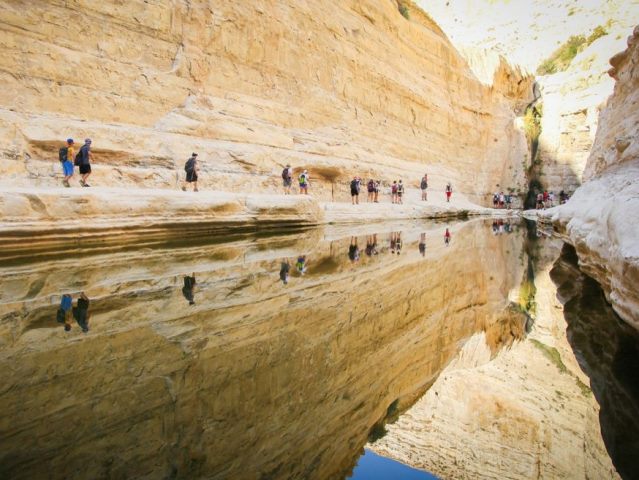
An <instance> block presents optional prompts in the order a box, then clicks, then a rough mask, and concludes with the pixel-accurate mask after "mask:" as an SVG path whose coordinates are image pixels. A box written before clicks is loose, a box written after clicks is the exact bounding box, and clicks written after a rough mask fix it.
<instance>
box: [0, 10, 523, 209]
mask: <svg viewBox="0 0 639 480" xmlns="http://www.w3.org/2000/svg"><path fill="white" fill-rule="evenodd" d="M0 47H1V49H2V52H3V54H2V57H1V58H0V67H1V70H2V73H1V74H0V80H1V81H2V83H3V88H2V91H1V92H0V118H1V121H0V165H1V166H2V169H3V172H5V173H4V174H3V178H2V180H1V182H2V183H3V184H5V185H27V186H33V185H40V186H44V185H49V186H50V185H55V184H57V183H58V180H59V177H55V176H54V175H55V174H54V171H55V169H56V168H57V166H58V165H57V163H56V162H57V160H56V158H57V149H58V148H59V147H60V146H61V142H62V141H63V140H64V139H66V138H67V137H70V136H71V137H74V138H75V139H76V142H77V141H79V142H80V143H82V140H83V139H84V138H85V137H91V138H92V139H93V151H94V153H95V162H94V168H93V171H94V173H93V175H92V177H91V178H92V180H93V181H94V182H95V184H96V185H110V186H113V185H119V186H136V187H137V186H139V187H145V188H149V187H158V188H175V187H176V185H177V184H178V180H179V179H180V178H181V177H182V176H183V175H184V172H183V165H184V162H185V160H186V159H187V157H188V156H189V155H190V153H191V152H192V151H195V152H198V153H199V154H200V157H199V158H200V164H201V165H200V166H201V170H202V171H201V176H200V177H201V184H202V186H203V188H207V189H216V190H238V189H241V190H244V191H247V190H250V191H264V192H268V191H274V190H275V189H276V188H278V187H279V183H280V181H281V179H280V178H279V175H280V172H281V170H282V167H283V165H284V164H286V163H287V162H290V163H291V164H292V165H293V167H295V168H296V169H297V170H296V173H299V172H300V171H301V169H302V168H308V169H309V170H310V175H311V182H313V183H312V185H313V193H314V195H317V196H320V197H321V198H330V197H331V195H333V196H334V195H344V196H345V197H346V195H347V188H348V187H347V180H348V179H350V178H352V175H354V174H359V175H361V176H363V177H368V176H374V177H376V178H380V179H383V180H384V181H389V180H390V181H392V179H394V178H400V177H403V178H404V180H405V182H409V183H410V185H414V186H416V185H417V184H418V182H419V178H421V176H422V175H423V174H424V172H425V171H426V172H428V173H429V176H430V179H431V186H432V188H439V189H442V188H443V186H444V185H445V184H446V182H447V181H451V182H453V184H454V186H455V187H456V189H457V190H458V191H459V192H465V193H467V194H468V195H469V196H470V197H471V199H474V200H482V201H485V200H486V197H485V194H486V193H488V192H490V191H492V189H493V188H494V185H495V184H501V185H509V186H513V188H516V187H518V186H522V185H523V181H524V179H523V174H522V167H521V165H520V162H519V161H512V159H513V158H514V159H519V158H521V156H522V155H523V154H524V152H525V150H526V145H525V140H524V137H523V134H522V133H521V132H520V131H519V130H518V129H517V128H516V127H515V122H514V119H515V111H519V110H521V108H523V105H525V104H526V103H528V102H529V101H530V98H531V95H532V89H531V84H532V80H531V78H530V77H527V76H525V75H523V74H521V73H520V72H519V71H518V70H517V69H512V68H510V67H509V66H508V65H507V64H506V63H505V62H503V63H502V64H501V66H500V68H499V71H498V73H497V74H496V79H497V81H496V82H495V83H494V84H493V83H492V82H490V83H489V84H485V83H482V82H480V81H479V80H478V79H477V78H476V77H475V75H474V74H473V72H472V71H471V69H470V68H469V67H468V65H467V63H466V61H465V60H464V58H462V56H461V55H460V54H459V53H458V52H457V51H456V50H455V48H454V47H453V45H451V43H450V42H449V41H448V39H447V38H446V37H445V35H444V34H443V33H442V32H441V30H440V29H439V27H438V26H437V25H436V24H435V23H434V22H432V20H430V19H429V18H428V17H427V16H426V15H424V14H420V13H419V12H418V11H415V13H414V14H412V15H411V18H410V20H408V19H406V18H404V17H403V16H402V15H401V14H400V13H399V10H398V6H397V3H396V2H394V1H384V2H378V1H373V0H365V1H360V0H358V1H354V0H353V1H340V2H333V1H329V0H318V1H312V2H310V1H309V2H301V3H300V2H297V1H288V2H258V3H255V2H248V3H247V2H237V1H230V0H225V1H211V0H190V1H186V0H172V1H168V2H151V3H149V2H147V1H143V0H133V1H130V2H126V4H121V3H118V4H117V5H116V4H113V3H109V2H97V1H88V2H82V3H81V4H78V5H73V6H71V5H67V4H65V3H60V2H57V3H56V2H54V3H51V2H47V1H44V0H38V1H32V2H28V5H25V3H24V2H22V1H17V0H10V1H6V2H4V5H3V12H2V16H1V17H0Z"/></svg>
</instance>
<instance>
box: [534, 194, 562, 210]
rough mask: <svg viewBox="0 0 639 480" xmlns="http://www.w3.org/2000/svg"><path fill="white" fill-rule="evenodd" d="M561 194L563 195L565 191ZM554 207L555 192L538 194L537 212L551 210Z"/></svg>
mask: <svg viewBox="0 0 639 480" xmlns="http://www.w3.org/2000/svg"><path fill="white" fill-rule="evenodd" d="M561 193H562V194H563V193H564V191H563V190H562V191H561ZM562 203H563V202H562ZM554 206H555V194H554V193H553V192H548V191H547V190H544V191H543V193H538V194H537V202H536V205H535V208H536V209H537V210H541V209H544V208H550V207H554Z"/></svg>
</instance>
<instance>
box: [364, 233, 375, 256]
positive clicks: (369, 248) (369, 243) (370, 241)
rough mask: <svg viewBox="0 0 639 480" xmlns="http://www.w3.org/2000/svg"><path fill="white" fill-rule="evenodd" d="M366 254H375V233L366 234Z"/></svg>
mask: <svg viewBox="0 0 639 480" xmlns="http://www.w3.org/2000/svg"><path fill="white" fill-rule="evenodd" d="M366 255H368V256H369V257H370V256H372V255H377V234H376V233H375V234H373V235H368V236H367V237H366Z"/></svg>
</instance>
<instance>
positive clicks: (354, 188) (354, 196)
mask: <svg viewBox="0 0 639 480" xmlns="http://www.w3.org/2000/svg"><path fill="white" fill-rule="evenodd" d="M360 188H361V181H360V179H359V177H353V180H351V204H352V205H359V191H360Z"/></svg>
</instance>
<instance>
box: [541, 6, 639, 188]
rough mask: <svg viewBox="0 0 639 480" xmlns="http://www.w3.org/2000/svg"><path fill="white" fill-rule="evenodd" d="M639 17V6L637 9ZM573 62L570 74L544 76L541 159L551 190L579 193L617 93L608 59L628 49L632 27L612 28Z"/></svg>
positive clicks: (543, 177) (543, 180)
mask: <svg viewBox="0 0 639 480" xmlns="http://www.w3.org/2000/svg"><path fill="white" fill-rule="evenodd" d="M637 10H638V14H639V6H638V7H637ZM608 30H609V31H608V34H607V35H604V36H603V37H601V38H599V39H598V40H596V41H595V42H593V43H592V44H591V45H589V46H588V47H587V48H585V49H584V50H583V51H582V52H580V53H579V54H578V55H577V56H576V57H575V58H574V59H573V61H572V62H571V65H570V67H569V68H568V69H567V70H566V71H565V72H560V73H557V74H554V75H547V76H542V77H539V78H538V82H539V86H540V92H541V99H540V103H541V104H542V107H543V116H542V119H541V136H540V138H539V157H538V161H539V162H540V163H541V165H540V166H539V172H540V174H541V176H540V180H541V183H542V186H543V187H544V188H545V189H548V190H550V191H554V192H555V194H557V193H558V192H559V191H561V190H564V191H566V192H574V191H575V189H576V188H577V187H578V186H579V185H581V183H582V182H583V180H584V170H585V168H586V161H587V160H588V157H589V155H590V150H591V148H592V146H593V142H594V140H595V134H596V132H597V126H598V122H599V113H600V111H601V110H602V108H603V107H604V106H605V104H606V101H607V99H608V97H609V96H610V95H611V94H612V91H613V87H614V81H613V79H612V78H610V76H609V75H608V69H609V68H610V66H609V64H608V59H609V58H610V57H611V56H612V55H613V54H614V53H615V52H617V51H619V50H621V49H622V48H624V46H625V41H626V37H627V35H628V32H630V31H631V30H632V27H629V28H626V26H625V24H624V25H618V24H615V25H611V26H610V27H608Z"/></svg>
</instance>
